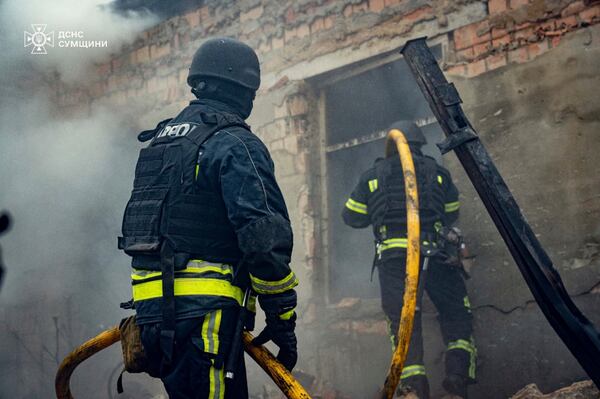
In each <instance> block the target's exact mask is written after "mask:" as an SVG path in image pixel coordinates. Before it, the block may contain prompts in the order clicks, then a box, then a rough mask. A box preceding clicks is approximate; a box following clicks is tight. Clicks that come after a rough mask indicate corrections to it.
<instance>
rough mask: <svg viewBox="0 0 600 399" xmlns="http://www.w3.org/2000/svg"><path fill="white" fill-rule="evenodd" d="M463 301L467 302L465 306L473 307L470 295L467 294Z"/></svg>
mask: <svg viewBox="0 0 600 399" xmlns="http://www.w3.org/2000/svg"><path fill="white" fill-rule="evenodd" d="M463 303H464V304H465V308H467V309H471V301H469V297H468V296H465V297H464V298H463Z"/></svg>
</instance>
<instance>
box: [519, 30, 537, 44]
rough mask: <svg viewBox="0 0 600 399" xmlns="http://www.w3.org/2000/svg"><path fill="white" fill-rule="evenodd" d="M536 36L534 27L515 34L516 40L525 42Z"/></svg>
mask: <svg viewBox="0 0 600 399" xmlns="http://www.w3.org/2000/svg"><path fill="white" fill-rule="evenodd" d="M534 35H535V29H534V28H533V27H529V28H525V29H521V30H519V31H517V32H515V40H516V41H519V40H521V41H525V42H527V41H528V40H529V39H530V38H532V37H533V36H534Z"/></svg>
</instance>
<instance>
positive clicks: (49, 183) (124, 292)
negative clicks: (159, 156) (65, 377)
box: [0, 0, 155, 398]
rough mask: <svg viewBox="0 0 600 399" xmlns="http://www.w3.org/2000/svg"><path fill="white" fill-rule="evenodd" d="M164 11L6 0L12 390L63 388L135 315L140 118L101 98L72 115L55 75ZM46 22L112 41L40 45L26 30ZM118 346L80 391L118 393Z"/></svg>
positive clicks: (3, 168)
mask: <svg viewBox="0 0 600 399" xmlns="http://www.w3.org/2000/svg"><path fill="white" fill-rule="evenodd" d="M154 21H155V19H154V17H152V16H150V15H140V14H128V15H126V16H124V15H116V14H113V13H111V12H110V11H109V9H108V8H107V6H106V2H101V1H84V2H81V1H75V0H61V1H53V2H47V1H41V0H34V1H29V2H27V5H26V6H25V5H24V3H23V2H21V1H16V0H8V1H3V2H2V3H0V27H1V28H0V29H1V31H0V34H1V36H0V37H2V44H1V49H2V52H3V54H2V57H0V86H1V87H2V96H1V97H0V126H2V128H1V130H0V187H1V188H0V208H5V209H8V210H10V212H11V213H12V215H13V216H14V222H15V223H14V228H13V229H12V230H11V232H10V234H8V235H7V236H5V237H3V239H2V247H3V255H4V258H5V263H6V265H7V273H6V279H5V281H4V285H3V287H2V291H1V292H0V397H3V398H4V397H11V398H42V397H44V398H48V397H53V380H54V373H55V372H56V368H57V363H58V362H59V361H60V360H61V359H62V358H63V357H64V356H65V355H66V354H67V353H68V352H69V351H70V350H72V349H73V347H74V346H76V345H78V344H79V343H81V342H83V341H84V340H86V339H88V338H90V337H91V336H93V335H95V334H97V333H98V332H99V331H101V330H102V329H103V328H105V327H109V326H110V325H113V324H115V323H116V322H118V320H119V319H120V317H122V316H123V315H124V314H125V313H124V312H122V311H120V309H119V308H118V305H119V302H120V301H124V300H127V299H129V295H130V292H129V291H130V288H129V287H128V267H127V262H128V260H127V258H126V257H124V256H122V255H121V254H120V253H119V252H118V251H117V249H116V236H117V235H118V233H119V231H118V230H119V226H120V217H121V215H122V210H123V207H124V204H125V202H126V200H127V195H128V191H129V189H130V187H129V185H130V182H131V174H132V171H133V163H134V161H135V160H134V159H133V158H134V157H135V154H136V149H135V148H136V141H135V138H134V137H135V135H134V133H135V131H134V127H133V126H132V124H133V123H129V122H128V119H127V117H126V115H123V114H119V113H118V112H115V110H113V109H100V108H98V107H96V108H95V109H94V110H93V112H92V114H90V115H84V116H81V115H80V116H77V117H71V118H66V117H63V116H62V115H60V114H57V113H56V109H55V107H54V106H53V103H52V92H51V90H50V88H49V86H48V83H51V82H53V81H54V80H56V79H59V80H60V81H62V82H65V83H67V84H70V85H76V84H80V83H81V82H84V81H85V79H86V75H87V73H88V70H89V69H90V67H91V66H92V65H93V64H94V63H95V62H98V61H100V60H102V59H103V58H105V57H107V56H108V55H109V54H110V53H115V52H118V51H119V50H120V49H121V46H122V45H124V44H126V43H127V42H128V41H133V40H134V39H135V36H136V34H137V33H139V32H140V31H141V30H143V29H145V28H147V27H149V26H151V25H152V24H153V23H154ZM42 23H43V24H47V31H54V32H55V35H56V34H57V33H58V32H59V31H71V32H79V31H80V32H83V40H99V41H107V43H108V47H106V48H93V49H92V48H60V47H58V46H57V45H56V44H57V42H58V37H55V47H48V48H47V51H48V54H45V55H32V54H30V52H31V47H28V48H25V47H24V42H23V32H24V31H31V27H30V25H31V24H42ZM128 133H129V134H128ZM116 351H118V348H115V349H113V350H112V353H107V354H102V355H100V356H98V359H97V360H96V359H94V361H92V363H93V364H90V365H84V366H83V367H82V368H81V370H78V373H77V375H76V376H75V377H74V378H73V390H74V393H75V396H76V397H85V398H106V397H108V393H107V386H106V382H105V381H107V380H108V379H109V376H110V375H111V372H113V371H114V370H115V368H116V367H117V366H118V364H117V363H118V359H119V357H118V355H116ZM113 374H114V373H113ZM113 382H114V379H113ZM98 384H101V385H100V386H99V385H98ZM130 385H131V384H130ZM145 385H146V386H150V387H152V384H150V385H148V384H145ZM111 388H113V390H114V386H113V387H111ZM131 389H132V390H133V391H135V389H134V388H131ZM149 395H150V394H149V393H148V395H145V396H144V397H149Z"/></svg>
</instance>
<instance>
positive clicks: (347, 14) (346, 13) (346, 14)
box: [342, 4, 352, 18]
mask: <svg viewBox="0 0 600 399" xmlns="http://www.w3.org/2000/svg"><path fill="white" fill-rule="evenodd" d="M342 14H344V17H346V18H348V17H350V16H351V15H352V4H348V5H347V6H346V7H344V11H342Z"/></svg>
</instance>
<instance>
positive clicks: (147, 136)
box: [137, 118, 173, 143]
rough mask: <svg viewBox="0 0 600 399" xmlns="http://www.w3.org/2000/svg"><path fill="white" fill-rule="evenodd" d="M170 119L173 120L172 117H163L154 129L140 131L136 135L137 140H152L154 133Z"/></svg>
mask: <svg viewBox="0 0 600 399" xmlns="http://www.w3.org/2000/svg"><path fill="white" fill-rule="evenodd" d="M171 120H173V118H168V119H165V120H163V121H160V122H159V123H158V125H156V127H155V128H154V129H150V130H144V131H142V132H140V133H139V134H138V136H137V138H138V140H139V141H141V142H142V143H144V142H146V141H148V140H152V139H153V138H154V136H156V133H158V132H160V131H161V130H162V128H163V127H164V126H165V125H166V124H167V123H169V122H171Z"/></svg>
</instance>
